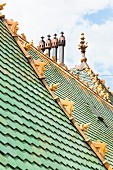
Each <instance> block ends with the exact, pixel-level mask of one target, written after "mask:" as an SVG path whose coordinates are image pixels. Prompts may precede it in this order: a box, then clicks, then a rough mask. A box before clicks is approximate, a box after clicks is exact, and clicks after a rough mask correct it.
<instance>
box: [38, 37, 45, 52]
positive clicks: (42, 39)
mask: <svg viewBox="0 0 113 170" xmlns="http://www.w3.org/2000/svg"><path fill="white" fill-rule="evenodd" d="M39 46H40V48H41V51H42V52H44V50H45V41H44V37H43V36H41V41H40V42H39Z"/></svg>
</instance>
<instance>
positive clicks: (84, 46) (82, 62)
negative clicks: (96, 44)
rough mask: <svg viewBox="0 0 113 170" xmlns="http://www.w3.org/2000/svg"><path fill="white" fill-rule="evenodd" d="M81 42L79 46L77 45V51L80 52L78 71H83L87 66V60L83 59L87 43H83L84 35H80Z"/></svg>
mask: <svg viewBox="0 0 113 170" xmlns="http://www.w3.org/2000/svg"><path fill="white" fill-rule="evenodd" d="M80 39H81V41H80V44H79V45H78V49H79V50H81V54H82V58H81V64H80V65H79V66H77V69H78V70H83V69H85V68H86V67H87V66H88V64H87V58H86V57H85V52H86V48H87V47H88V42H86V43H85V41H84V40H85V37H84V33H82V34H81V38H80Z"/></svg>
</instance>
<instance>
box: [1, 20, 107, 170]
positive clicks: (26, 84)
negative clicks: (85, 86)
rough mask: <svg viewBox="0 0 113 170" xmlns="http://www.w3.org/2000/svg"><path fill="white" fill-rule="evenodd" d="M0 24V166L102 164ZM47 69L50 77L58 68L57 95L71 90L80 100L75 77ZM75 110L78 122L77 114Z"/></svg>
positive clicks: (80, 167) (82, 169)
mask: <svg viewBox="0 0 113 170" xmlns="http://www.w3.org/2000/svg"><path fill="white" fill-rule="evenodd" d="M0 30H1V31H0V32H1V34H0V55H1V57H0V70H1V71H0V77H1V79H0V106H1V107H0V131H1V133H0V149H1V153H0V169H4V168H5V169H9V170H10V169H16V170H18V169H20V170H24V169H28V170H31V169H32V170H38V169H58V170H63V169H66V170H68V169H69V170H70V169H71V170H72V169H76V170H88V169H90V170H91V169H92V170H95V169H98V170H99V169H101V170H103V169H105V168H104V166H103V165H102V163H101V161H100V160H99V159H98V158H97V156H96V155H95V154H94V153H93V151H92V150H91V149H90V148H89V146H88V145H87V144H86V142H85V141H84V139H83V138H82V137H81V136H80V134H79V133H78V131H77V130H76V129H75V128H74V127H73V126H72V124H71V123H70V121H69V120H68V119H67V117H66V116H65V114H64V113H63V111H62V110H61V108H60V107H59V105H58V104H57V103H56V102H55V101H54V99H53V98H52V96H51V95H50V94H49V92H48V91H47V89H46V88H45V87H44V86H43V85H42V83H41V81H40V80H39V79H38V77H37V75H36V74H35V72H34V71H33V69H32V67H31V66H30V64H29V63H28V61H27V60H26V58H25V56H24V54H23V53H22V51H21V50H20V48H19V47H18V45H17V44H16V42H15V41H14V39H13V37H12V36H11V35H10V33H9V31H8V30H7V29H6V27H5V26H4V24H3V23H2V21H1V20H0ZM32 54H33V55H34V56H36V55H35V53H34V52H32ZM52 68H53V70H52ZM49 71H50V70H49V67H48V69H47V71H46V74H47V81H48V83H50V82H51V81H53V80H54V78H55V77H54V75H56V74H57V75H56V76H57V80H60V81H61V86H60V91H59V93H57V95H59V94H60V93H61V97H62V98H64V97H65V96H67V97H68V95H70V99H71V96H72V99H76V102H78V98H79V100H80V97H79V96H78V97H77V92H76V89H77V90H79V92H80V94H82V93H83V91H82V90H81V89H80V87H79V86H78V85H77V84H75V82H73V81H72V82H71V84H70V82H69V81H70V80H68V81H67V79H66V78H64V76H62V73H61V72H60V71H59V70H58V69H56V68H55V67H53V65H52V64H51V71H52V72H53V74H51V76H50V78H49ZM54 81H55V80H54ZM70 85H72V87H70ZM62 86H63V87H64V89H65V90H63V87H62ZM69 87H70V89H69ZM73 89H75V90H74V91H75V92H74V94H73V95H72V93H73ZM64 92H65V93H66V94H64ZM82 95H83V96H84V98H85V97H86V95H85V94H84V93H83V94H82ZM83 101H84V100H83ZM88 101H89V100H88ZM78 104H79V102H78V103H77V105H78ZM77 107H79V106H77ZM80 107H81V106H80ZM84 108H85V106H84ZM81 109H82V107H81ZM81 109H80V110H81ZM75 110H76V109H75ZM78 110H79V109H78ZM86 110H87V109H86ZM74 113H75V114H74V115H75V118H77V121H78V122H80V121H81V118H80V115H79V114H78V113H77V114H76V111H75V112H74ZM83 114H84V113H82V117H83ZM90 114H91V113H90ZM88 117H89V116H86V118H88ZM83 119H84V118H82V120H83ZM89 120H90V118H89ZM89 135H90V134H89ZM108 158H109V157H108Z"/></svg>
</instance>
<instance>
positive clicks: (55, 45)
mask: <svg viewBox="0 0 113 170" xmlns="http://www.w3.org/2000/svg"><path fill="white" fill-rule="evenodd" d="M56 36H57V34H54V38H53V39H52V48H53V56H54V57H55V59H56V61H57V48H58V38H57V37H56Z"/></svg>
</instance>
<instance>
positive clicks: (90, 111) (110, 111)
mask: <svg viewBox="0 0 113 170" xmlns="http://www.w3.org/2000/svg"><path fill="white" fill-rule="evenodd" d="M29 54H30V55H31V56H33V57H34V58H35V59H41V60H43V61H48V64H47V66H46V68H47V69H46V72H45V77H46V81H47V83H48V85H50V84H51V83H54V84H56V83H60V86H59V88H58V90H57V91H56V92H55V94H56V95H57V96H58V97H60V98H62V99H65V98H66V97H67V98H69V100H71V101H73V102H74V103H75V104H74V111H73V115H74V117H75V120H76V121H77V122H78V124H79V125H80V124H81V123H88V122H91V126H90V128H89V131H88V134H87V135H88V136H89V137H90V138H91V140H93V141H96V140H101V141H103V142H105V143H107V148H108V152H107V153H106V156H105V157H106V159H107V160H108V161H109V162H110V164H111V165H112V166H113V143H112V139H113V107H112V105H111V107H110V104H108V105H107V104H106V102H104V101H103V100H101V98H99V97H98V95H97V96H96V95H94V94H93V93H91V92H90V90H88V89H87V88H83V86H81V85H80V84H79V83H78V82H77V81H75V79H73V78H72V77H71V76H68V73H66V72H65V71H62V69H60V67H58V66H55V64H53V63H52V62H51V61H50V60H49V59H48V58H45V57H44V55H40V54H38V55H37V54H36V53H35V52H34V51H29ZM101 117H102V118H103V120H102V119H101Z"/></svg>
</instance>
